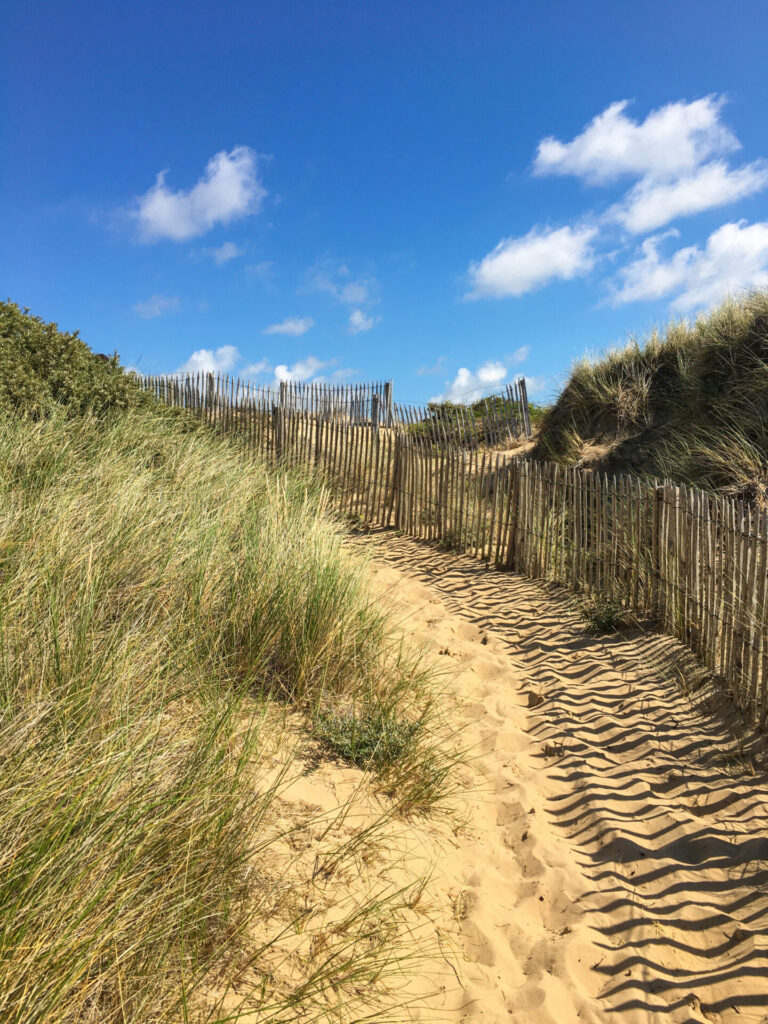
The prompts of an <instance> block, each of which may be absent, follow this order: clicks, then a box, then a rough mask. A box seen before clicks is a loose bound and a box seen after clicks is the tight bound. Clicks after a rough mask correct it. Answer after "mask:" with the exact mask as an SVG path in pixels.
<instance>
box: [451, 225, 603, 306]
mask: <svg viewBox="0 0 768 1024" xmlns="http://www.w3.org/2000/svg"><path fill="white" fill-rule="evenodd" d="M596 235H597V228H596V227H595V226H594V225H591V224H585V225H583V226H581V227H576V228H572V227H563V228H538V227H535V228H532V229H531V231H529V232H528V234H527V235H523V236H522V237H521V238H505V239H503V240H502V241H501V242H499V244H498V245H497V246H496V248H495V249H493V250H492V251H491V252H489V253H488V255H487V256H485V257H483V259H482V260H480V261H479V262H478V263H471V264H470V267H469V277H470V282H471V290H470V291H469V293H468V294H467V295H466V296H465V298H468V299H500V298H505V297H507V296H510V295H525V294H526V292H532V291H535V290H536V289H537V288H542V287H543V286H544V285H545V284H548V283H549V282H550V281H553V280H555V279H556V278H559V279H560V280H570V279H571V278H573V277H580V276H582V275H584V274H588V273H589V271H590V270H591V269H592V267H593V266H594V265H595V253H594V249H593V244H592V243H593V241H594V239H595V237H596Z"/></svg>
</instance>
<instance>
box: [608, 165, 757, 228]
mask: <svg viewBox="0 0 768 1024" xmlns="http://www.w3.org/2000/svg"><path fill="white" fill-rule="evenodd" d="M766 186H768V163H766V162H765V161H764V160H756V161H755V162H754V163H751V164H745V165H744V166H743V167H739V168H737V169H736V170H731V169H730V168H729V167H728V165H727V164H725V163H724V162H723V161H721V160H713V161H712V162H711V163H708V164H704V166H703V167H700V168H699V169H698V170H696V171H694V173H692V174H689V175H684V176H683V177H681V178H678V179H677V180H676V181H672V182H662V183H658V182H655V181H653V180H652V179H649V178H644V179H643V180H642V181H640V182H638V184H637V185H635V186H634V188H632V189H630V191H629V192H628V193H627V195H626V197H625V198H624V200H623V201H622V202H621V203H619V204H617V205H616V206H614V207H612V208H611V210H609V211H608V218H609V219H615V220H617V221H618V222H619V223H620V224H622V225H623V226H624V227H625V228H626V229H627V230H628V231H631V232H632V233H633V234H641V233H642V232H645V231H653V230H654V229H655V228H659V227H662V226H663V225H664V224H668V223H669V221H671V220H674V219H675V218H676V217H689V216H691V215H692V214H694V213H700V212H701V211H702V210H709V209H712V208H713V207H716V206H724V205H725V204H726V203H732V202H734V201H735V200H737V199H743V198H744V197H745V196H749V195H752V194H753V193H754V192H758V191H760V190H761V189H763V188H765V187H766Z"/></svg>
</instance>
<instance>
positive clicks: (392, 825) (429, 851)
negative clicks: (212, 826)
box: [229, 532, 768, 1024]
mask: <svg viewBox="0 0 768 1024" xmlns="http://www.w3.org/2000/svg"><path fill="white" fill-rule="evenodd" d="M355 543H357V544H358V545H359V546H362V547H364V548H365V549H366V550H368V552H369V554H371V555H372V558H373V561H372V570H371V572H372V584H373V587H374V591H375V593H376V594H377V595H378V596H379V597H380V599H381V600H382V602H383V603H384V604H385V606H386V607H387V608H388V609H391V610H392V611H393V613H394V615H395V617H396V618H397V619H399V621H400V624H401V627H402V629H403V630H404V631H405V632H406V633H407V634H409V635H410V637H411V638H412V639H413V640H414V641H415V642H416V643H417V644H418V645H421V646H423V647H425V648H426V650H427V652H428V656H429V657H430V658H431V659H432V660H433V661H434V663H436V664H437V665H438V666H439V667H440V668H442V669H444V672H443V673H442V683H443V686H444V689H445V698H444V704H445V715H446V720H447V723H448V725H449V726H450V728H451V730H452V732H453V742H454V743H456V744H458V745H460V746H461V747H462V748H464V750H465V751H466V758H465V761H464V764H463V766H462V767H461V768H460V769H459V771H458V776H459V777H458V783H459V792H458V794H457V795H456V796H455V797H453V798H451V801H449V803H450V807H449V808H448V809H447V810H448V813H446V814H443V815H440V814H437V815H432V816H426V817H413V818H409V819H406V820H402V819H401V818H398V817H397V816H387V814H388V808H387V800H386V798H385V797H382V796H381V795H379V796H377V795H376V794H374V793H371V791H370V787H369V786H368V780H367V776H366V773H364V772H361V771H359V770H358V769H355V768H350V767H348V766H346V767H345V766H343V765H341V764H338V763H337V762H335V761H333V760H329V759H328V758H327V756H323V755H322V753H321V752H317V751H314V752H313V750H312V748H311V746H310V747H309V748H305V749H302V747H301V742H302V741H301V740H300V739H298V741H297V742H299V749H298V756H296V755H295V753H294V752H290V751H289V752H286V751H288V747H286V749H285V750H284V751H283V753H282V755H281V756H278V757H277V758H275V760H274V766H275V770H276V771H279V770H280V768H281V765H284V764H288V765H290V767H291V774H292V779H291V780H290V782H289V783H288V785H287V786H286V787H284V789H283V791H282V793H281V796H280V798H279V800H278V801H277V803H276V805H275V815H276V817H275V820H274V822H273V825H275V826H276V828H277V831H278V832H280V831H281V830H282V829H284V828H288V829H290V832H289V834H287V836H286V838H285V839H284V840H281V841H280V842H278V843H276V844H272V846H271V847H270V850H271V853H270V858H271V863H269V864H268V865H258V866H257V868H258V869H259V870H262V869H263V870H264V871H265V872H266V873H265V875H264V879H265V891H268V890H269V889H270V888H272V889H274V891H275V892H278V893H279V891H280V889H281V887H283V886H284V887H288V883H291V882H293V883H294V888H293V889H291V890H290V891H291V893H292V896H291V899H292V901H293V903H294V904H295V903H296V901H297V900H299V901H300V902H303V905H305V907H306V911H307V918H306V922H305V925H303V926H302V929H301V930H298V931H297V930H296V928H291V929H290V930H289V931H288V932H285V933H282V932H280V928H279V927H278V928H277V932H276V931H275V923H274V921H273V922H271V923H270V922H267V924H268V927H267V928H266V931H265V933H264V935H262V936H255V938H259V939H261V940H264V939H266V938H271V937H272V935H275V936H276V938H275V944H274V946H273V947H270V949H271V953H270V956H271V957H272V959H273V961H274V964H273V967H272V968H270V978H271V984H272V985H273V988H274V990H275V991H280V990H281V989H284V990H285V991H295V990H296V985H297V983H300V982H301V979H302V978H303V977H305V976H307V974H308V973H309V972H310V969H316V968H317V967H318V965H322V963H323V962H324V958H325V957H327V956H328V955H329V951H330V950H332V949H334V948H336V947H339V946H340V947H341V948H342V949H343V947H344V944H345V943H347V942H348V941H349V939H350V937H351V936H353V935H357V939H356V940H355V941H356V943H357V944H356V945H355V946H354V954H353V958H352V959H353V961H354V962H355V963H362V960H361V957H362V958H363V959H364V957H365V952H366V950H367V949H369V948H370V950H371V955H372V957H373V961H377V958H378V959H380V954H381V951H382V949H391V950H392V954H393V956H394V957H395V958H398V957H400V956H402V955H403V953H407V954H408V956H409V957H410V959H409V960H406V961H405V962H403V963H402V964H399V963H398V962H397V959H395V960H394V961H393V963H392V964H391V965H390V966H391V968H392V969H391V971H390V972H389V973H388V976H387V977H386V978H385V983H386V984H385V987H388V989H389V993H390V995H389V996H387V995H386V993H385V995H384V997H383V999H382V1000H381V1001H377V1000H376V999H375V998H374V992H375V986H374V985H371V984H369V983H368V982H367V981H366V980H365V979H364V978H361V981H360V984H358V985H355V984H354V981H353V982H352V983H351V984H347V985H346V986H344V992H345V993H346V994H345V996H344V1002H347V1001H348V999H347V997H348V995H349V993H350V992H355V991H356V993H357V995H358V997H359V999H360V1000H361V1003H360V1008H359V1011H358V1014H357V1015H356V1016H355V1017H354V1019H355V1020H360V1021H362V1020H370V1021H375V1022H377V1024H381V1022H385V1021H387V1022H398V1024H399V1022H403V1024H405V1022H410V1021H421V1022H429V1024H438V1022H448V1024H460V1022H474V1021H477V1022H483V1024H502V1022H503V1024H511V1022H514V1024H572V1022H574V1024H575V1022H622V1024H623V1022H627V1024H650V1022H653V1024H682V1022H723V1024H736V1022H739V1024H747V1022H750V1024H760V1022H762V1024H768V773H767V772H766V770H765V768H764V767H762V768H761V767H760V765H761V764H763V765H764V764H765V760H764V757H765V753H764V749H763V741H761V740H760V739H759V738H757V737H754V736H749V735H747V736H746V738H745V736H744V730H743V728H742V729H739V728H738V720H737V717H736V716H735V713H734V712H733V709H732V708H730V705H729V704H728V702H727V701H725V700H724V699H723V698H722V695H720V694H719V691H718V690H717V689H716V688H714V687H712V686H711V685H710V684H707V683H706V681H705V680H704V679H703V676H702V672H701V670H700V669H698V668H697V667H696V664H695V662H694V661H693V659H692V657H691V656H690V655H689V654H688V653H687V652H686V651H685V650H684V649H683V648H682V647H681V646H680V645H679V644H678V643H676V642H675V641H673V640H671V639H669V638H664V637H660V636H658V635H655V634H653V633H650V632H643V631H641V630H635V631H634V632H632V633H626V632H625V633H622V634H613V635H611V636H608V637H589V636H586V635H585V631H584V623H583V621H582V620H581V618H580V617H579V615H578V614H577V613H576V611H575V610H574V605H573V598H572V597H570V596H569V595H567V594H566V593H565V592H563V591H558V590H556V589H553V588H547V587H544V586H543V585H539V584H536V583H533V582H530V581H528V580H526V579H524V578H522V577H520V576H516V575H514V574H511V573H498V572H495V571H493V570H487V569H486V568H485V566H484V565H483V564H481V563H479V562H476V561H473V560H471V559H469V558H464V557H457V556H455V555H452V554H450V555H449V554H445V553H442V552H439V551H437V550H436V549H435V548H433V547H430V546H429V545H427V544H423V543H420V542H418V541H413V540H410V539H407V538H403V537H396V536H395V535H394V534H393V533H392V532H388V533H387V534H382V533H379V534H373V535H372V536H369V537H361V538H359V539H358V540H357V541H356V542H355ZM739 733H741V736H742V740H741V741H738V740H736V739H734V736H735V735H739ZM296 735H297V736H298V732H297V733H296ZM340 808H341V810H340ZM382 816H384V818H383V819H382ZM369 828H372V831H370V832H368V831H367V830H368V829H369ZM340 849H341V850H346V852H345V853H344V855H343V856H342V857H340V858H338V857H337V856H336V853H335V851H337V850H340ZM350 849H351V851H352V852H351V854H350ZM280 850H282V853H280V852H279V851H280ZM276 851H277V852H276ZM337 865H338V866H337ZM304 880H309V881H307V882H306V887H305V890H302V888H301V886H302V885H304ZM295 886H298V888H296V887H295ZM287 891H288V889H287ZM302 892H303V893H304V895H302ZM379 893H380V894H382V896H383V898H384V899H385V901H386V900H390V899H394V902H395V903H396V904H397V905H398V911H397V914H396V915H395V917H394V918H393V917H392V916H391V915H388V914H387V912H386V908H383V909H382V914H381V925H379V924H378V923H377V914H376V913H375V912H374V913H373V914H370V913H368V914H367V916H366V917H365V919H364V920H363V921H362V923H361V922H360V921H359V920H357V919H356V916H355V915H356V912H357V911H356V908H358V907H360V906H363V905H366V902H367V903H368V904H370V901H371V899H374V898H378V897H377V895H376V894H379ZM398 893H400V895H399V896H398V895H397V894H398ZM295 911H296V907H295V906H294V905H291V906H288V907H287V908H285V912H286V914H287V915H288V916H287V917H286V918H285V921H286V922H288V921H289V920H290V919H291V915H293V916H294V917H295ZM275 920H276V921H277V923H278V925H279V913H277V916H276V918H275ZM270 929H271V932H270ZM361 936H362V938H361ZM377 942H378V943H379V944H378V946H377V945H376V944H377ZM349 948H350V949H352V948H353V947H351V946H350V947H349ZM401 968H402V970H401ZM263 974H264V965H263V963H262V964H261V965H260V966H259V969H258V970H257V971H256V973H255V974H254V975H252V976H251V977H244V978H243V984H242V985H241V986H240V987H239V991H240V993H242V992H243V991H247V990H248V989H250V991H253V986H254V985H256V984H257V983H258V978H259V977H263ZM237 998H239V997H237V994H236V992H235V993H232V999H231V1000H230V1001H229V1005H231V1006H232V1007H233V1008H234V1007H235V1005H236V1004H237ZM246 1001H247V1000H246ZM398 1003H399V1005H396V1004H398ZM317 1011H318V1006H317V1004H312V1006H310V1005H309V1004H307V1005H306V1006H302V1007H300V1006H299V1005H297V1007H296V1011H295V1014H294V1016H292V1017H291V1018H290V1019H291V1020H292V1021H297V1022H298V1021H305V1020H306V1021H309V1020H312V1021H314V1020H317V1019H320V1018H318V1016H317V1015H316V1014H317ZM321 1012H324V1011H322V1009H321ZM243 1019H244V1020H246V1021H251V1020H253V1021H254V1022H256V1021H261V1020H262V1019H263V1016H262V1015H261V1014H260V1013H259V1012H255V1013H254V1014H253V1015H252V1016H248V1017H246V1018H243ZM269 1019H270V1020H271V1019H273V1018H271V1017H270V1018H269ZM322 1019H328V1020H336V1019H337V1018H336V1016H335V1015H334V1013H333V1010H332V1008H331V1007H330V1006H328V1016H327V1017H325V1016H323V1017H322ZM279 1020H280V1021H281V1022H282V1021H284V1020H288V1018H285V1017H282V1016H281V1017H280V1018H279Z"/></svg>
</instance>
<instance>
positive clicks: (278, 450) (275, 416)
mask: <svg viewBox="0 0 768 1024" xmlns="http://www.w3.org/2000/svg"><path fill="white" fill-rule="evenodd" d="M272 440H273V449H274V456H275V462H279V461H280V457H281V456H282V454H283V416H282V411H281V409H280V406H279V405H278V404H277V403H275V404H274V405H273V406H272Z"/></svg>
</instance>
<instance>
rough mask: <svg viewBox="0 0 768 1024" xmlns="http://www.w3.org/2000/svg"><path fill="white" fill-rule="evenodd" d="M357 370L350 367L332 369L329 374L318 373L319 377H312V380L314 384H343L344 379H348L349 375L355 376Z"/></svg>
mask: <svg viewBox="0 0 768 1024" xmlns="http://www.w3.org/2000/svg"><path fill="white" fill-rule="evenodd" d="M358 372H359V371H358V370H353V369H352V368H351V367H349V368H342V369H339V370H334V371H333V373H332V374H330V376H326V375H325V374H320V376H319V377H313V378H312V380H313V381H314V383H316V384H343V383H344V381H348V380H349V379H350V377H354V376H356V374H357V373H358Z"/></svg>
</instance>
